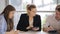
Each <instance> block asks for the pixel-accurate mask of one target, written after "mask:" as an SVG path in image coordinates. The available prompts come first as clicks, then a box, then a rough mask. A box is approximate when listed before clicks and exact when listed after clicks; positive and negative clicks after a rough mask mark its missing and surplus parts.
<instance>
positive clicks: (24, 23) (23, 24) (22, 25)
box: [17, 14, 41, 31]
mask: <svg viewBox="0 0 60 34" xmlns="http://www.w3.org/2000/svg"><path fill="white" fill-rule="evenodd" d="M28 26H29V16H28V15H27V14H22V15H21V17H20V20H19V23H18V25H17V30H20V31H28V29H26V28H27V27H28ZM33 26H34V27H39V30H38V31H41V18H40V16H39V15H35V16H34V17H33Z"/></svg>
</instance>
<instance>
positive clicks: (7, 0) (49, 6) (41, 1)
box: [0, 0, 60, 29]
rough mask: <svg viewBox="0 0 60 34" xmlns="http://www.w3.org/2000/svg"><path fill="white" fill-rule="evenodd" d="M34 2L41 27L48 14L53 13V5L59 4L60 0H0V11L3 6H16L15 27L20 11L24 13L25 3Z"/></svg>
mask: <svg viewBox="0 0 60 34" xmlns="http://www.w3.org/2000/svg"><path fill="white" fill-rule="evenodd" d="M27 4H35V5H36V7H37V14H39V15H40V16H41V20H42V27H43V24H44V23H45V19H46V17H47V16H48V15H52V14H54V13H55V7H56V6H57V5H59V4H60V0H0V13H1V12H2V11H3V9H4V8H5V6H7V5H12V6H14V7H15V8H16V12H15V15H14V25H15V29H16V26H17V24H18V21H19V19H20V15H21V14H22V13H26V5H27Z"/></svg>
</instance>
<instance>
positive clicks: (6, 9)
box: [1, 5, 15, 31]
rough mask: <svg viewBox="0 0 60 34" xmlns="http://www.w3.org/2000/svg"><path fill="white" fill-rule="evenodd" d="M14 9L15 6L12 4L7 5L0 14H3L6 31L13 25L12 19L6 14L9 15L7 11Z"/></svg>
mask: <svg viewBox="0 0 60 34" xmlns="http://www.w3.org/2000/svg"><path fill="white" fill-rule="evenodd" d="M14 10H15V8H14V7H13V6H11V5H8V6H6V7H5V9H4V11H3V12H2V13H1V14H4V18H5V20H6V22H7V31H11V30H12V29H13V25H14V24H13V19H9V17H8V16H9V13H10V12H11V11H14Z"/></svg>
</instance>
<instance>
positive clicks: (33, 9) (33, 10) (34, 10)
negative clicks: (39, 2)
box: [29, 8, 37, 17]
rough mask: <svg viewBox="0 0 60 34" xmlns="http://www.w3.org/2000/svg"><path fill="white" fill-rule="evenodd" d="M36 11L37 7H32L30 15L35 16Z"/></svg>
mask: <svg viewBox="0 0 60 34" xmlns="http://www.w3.org/2000/svg"><path fill="white" fill-rule="evenodd" d="M36 11H37V9H36V8H32V9H31V11H29V13H30V16H32V17H33V16H35V15H36Z"/></svg>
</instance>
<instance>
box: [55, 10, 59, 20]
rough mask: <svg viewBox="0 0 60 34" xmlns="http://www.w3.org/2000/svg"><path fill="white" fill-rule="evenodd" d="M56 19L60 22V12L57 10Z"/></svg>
mask: <svg viewBox="0 0 60 34" xmlns="http://www.w3.org/2000/svg"><path fill="white" fill-rule="evenodd" d="M56 19H58V20H60V12H59V11H58V10H56Z"/></svg>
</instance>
